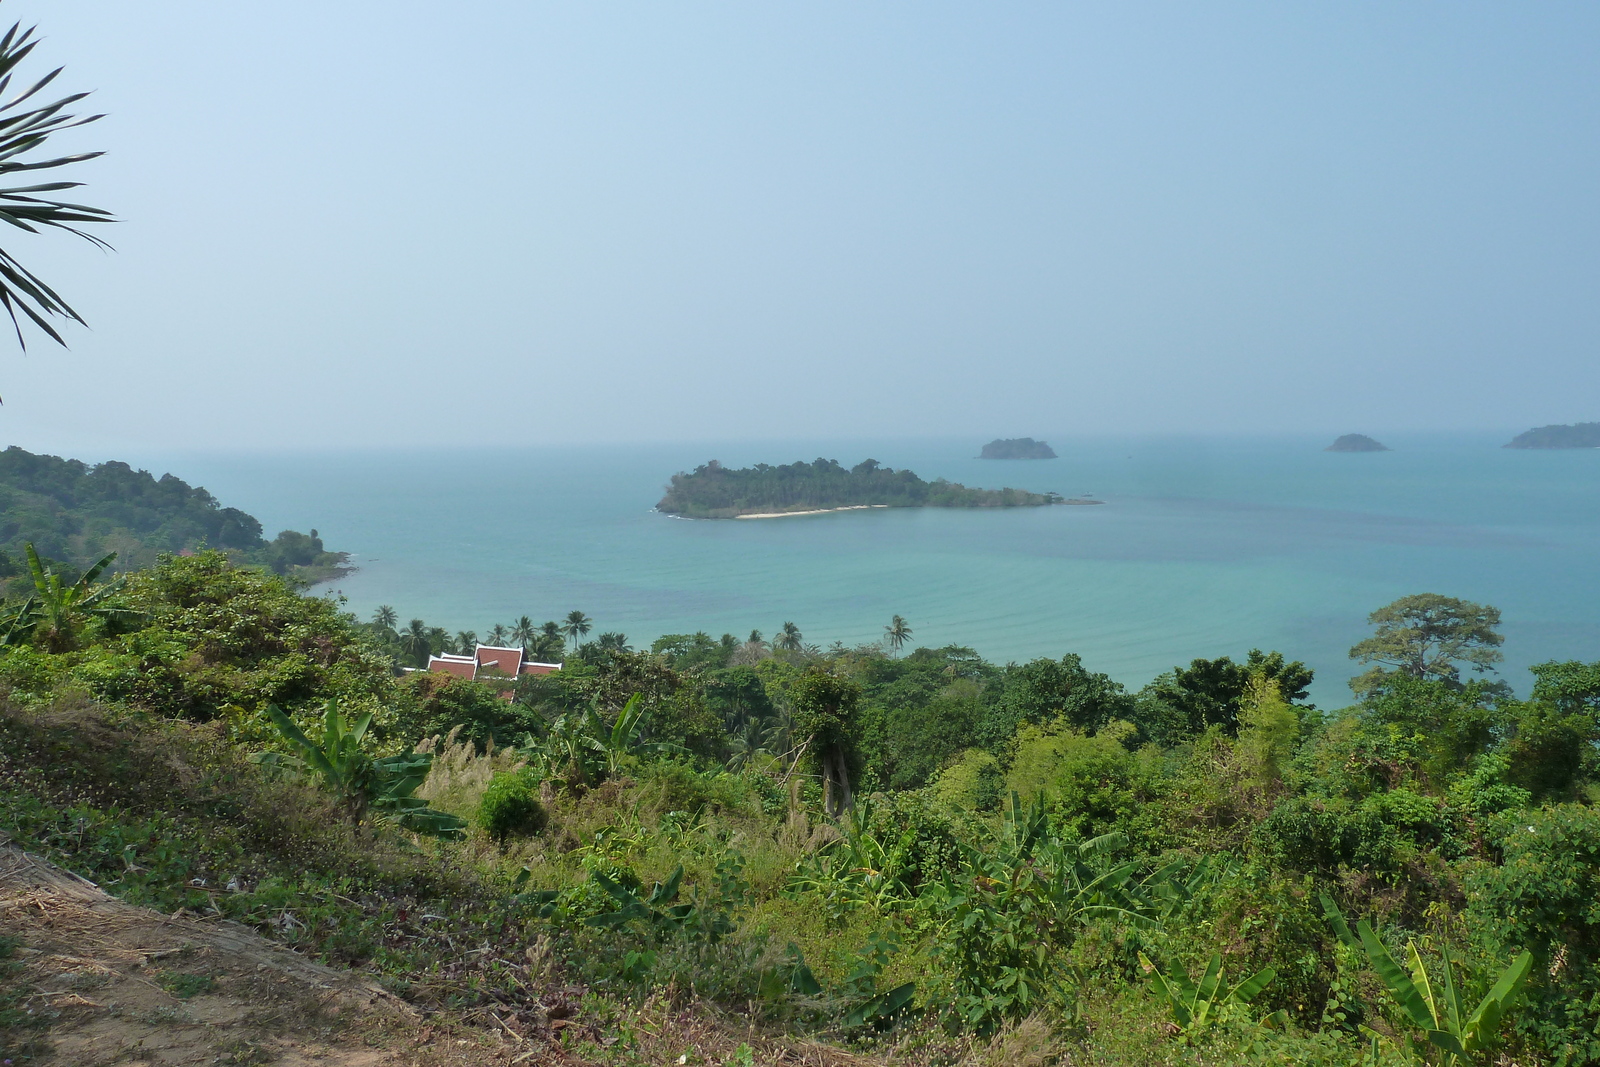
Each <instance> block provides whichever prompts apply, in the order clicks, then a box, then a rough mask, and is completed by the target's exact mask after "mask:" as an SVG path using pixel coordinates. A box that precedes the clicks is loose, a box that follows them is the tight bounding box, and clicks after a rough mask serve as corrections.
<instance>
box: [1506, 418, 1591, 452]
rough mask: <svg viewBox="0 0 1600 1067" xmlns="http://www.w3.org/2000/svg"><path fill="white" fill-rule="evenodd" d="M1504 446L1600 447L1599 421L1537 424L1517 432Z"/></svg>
mask: <svg viewBox="0 0 1600 1067" xmlns="http://www.w3.org/2000/svg"><path fill="white" fill-rule="evenodd" d="M1503 447H1505V448H1600V422H1579V423H1573V424H1572V425H1570V426H1539V427H1536V428H1535V429H1532V430H1527V431H1525V432H1523V433H1519V434H1517V436H1515V437H1513V438H1512V439H1511V440H1510V441H1507V442H1506V443H1505V445H1504V446H1503Z"/></svg>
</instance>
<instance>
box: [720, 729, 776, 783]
mask: <svg viewBox="0 0 1600 1067" xmlns="http://www.w3.org/2000/svg"><path fill="white" fill-rule="evenodd" d="M766 734H767V731H765V730H763V729H762V728H761V723H760V722H758V721H757V720H755V719H750V720H749V721H747V722H746V723H745V724H744V729H742V730H739V731H738V732H736V733H734V734H732V735H731V736H730V737H729V739H728V740H729V744H728V747H729V748H730V749H732V750H733V754H732V755H730V756H729V757H728V762H727V763H726V764H725V766H726V767H727V768H728V769H729V770H730V771H736V770H738V769H739V768H741V767H743V766H745V764H747V763H749V762H750V761H751V760H752V759H754V758H755V757H757V756H765V755H768V754H769V753H768V752H767V750H766V748H764V747H763V742H764V740H765V739H766Z"/></svg>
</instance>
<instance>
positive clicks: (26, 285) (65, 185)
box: [0, 23, 115, 350]
mask: <svg viewBox="0 0 1600 1067" xmlns="http://www.w3.org/2000/svg"><path fill="white" fill-rule="evenodd" d="M37 44H38V42H37V41H36V40H34V30H33V29H32V28H29V29H27V30H24V29H23V28H22V24H21V23H15V24H13V25H12V27H11V28H10V29H9V30H7V31H6V33H5V34H4V36H0V96H4V94H6V93H7V92H9V91H10V89H11V83H12V78H13V76H14V75H15V73H16V70H17V67H18V66H19V65H20V64H21V63H22V61H23V60H25V59H26V58H27V57H28V55H29V54H30V53H31V52H32V51H33V49H34V47H35V46H36V45H37ZM61 70H62V68H60V67H57V68H56V69H55V70H52V71H51V72H50V73H48V74H46V75H45V76H44V77H42V78H39V79H38V80H37V81H35V82H33V83H32V84H31V85H29V86H28V87H27V88H26V89H23V90H22V91H21V92H19V93H17V94H16V95H15V96H12V97H10V98H9V99H7V100H6V101H5V102H4V103H3V104H0V177H3V176H4V175H7V174H12V173H18V172H22V171H36V170H53V169H55V168H57V167H66V166H71V165H72V164H74V163H82V162H84V161H85V160H90V159H94V158H95V157H97V156H99V155H101V154H102V153H100V152H78V153H74V154H70V155H63V156H55V157H49V158H24V157H27V156H28V155H29V154H30V153H32V152H34V151H36V150H37V149H39V148H40V147H42V146H43V145H44V143H45V141H46V140H47V139H48V138H49V137H50V136H51V135H52V134H56V133H60V132H62V131H63V130H70V129H74V128H76V127H79V126H86V125H88V124H89V123H91V122H96V121H98V120H99V119H101V118H102V117H103V116H101V115H85V116H78V115H75V114H71V113H69V112H68V111H67V109H68V108H70V107H72V106H73V105H75V104H77V103H79V102H81V101H82V100H83V99H84V98H85V97H87V96H88V95H89V94H88V93H72V94H69V95H67V96H64V97H61V98H60V99H59V100H55V101H52V102H50V103H44V104H40V103H36V102H35V101H34V98H35V97H36V96H38V94H39V93H40V92H42V91H43V90H44V89H45V88H46V87H48V86H49V85H51V84H52V83H53V82H54V81H55V80H56V78H57V77H58V76H59V75H60V74H61ZM81 185H82V183H81V182H47V183H44V184H39V185H21V186H15V187H11V188H0V222H4V223H8V224H10V225H11V226H14V227H16V228H17V229H20V230H23V231H26V232H28V233H39V232H41V231H42V230H43V229H46V228H50V229H57V230H65V231H66V232H67V233H70V234H73V235H74V236H77V237H81V238H83V239H84V240H85V241H88V242H89V243H90V244H94V245H97V246H99V247H101V248H104V249H109V248H110V247H111V246H110V245H109V244H107V243H106V242H105V241H103V240H101V239H100V238H99V237H96V236H94V235H93V234H91V233H88V232H87V231H85V230H83V229H81V228H80V227H81V226H83V225H85V224H90V223H98V222H114V221H115V219H114V218H113V217H112V215H111V213H110V212H109V211H105V210H102V209H101V208H97V207H90V206H89V205H87V204H78V203H73V202H71V201H66V200H56V199H54V198H52V197H50V196H48V195H39V194H51V193H59V192H64V191H66V190H68V189H75V188H78V187H80V186H81ZM0 307H3V308H4V309H5V313H6V314H7V315H9V316H10V318H11V325H12V328H13V329H14V330H15V331H16V335H17V344H19V345H20V346H21V347H22V348H23V349H24V350H26V348H27V347H28V343H27V338H26V337H25V336H24V335H23V329H22V327H23V323H24V321H26V322H31V323H32V324H33V325H34V326H37V327H38V328H39V329H40V330H41V331H43V332H44V334H45V336H47V337H49V338H50V339H51V340H52V341H55V342H56V343H57V344H59V345H63V346H65V344H66V341H65V340H64V339H63V338H62V336H61V334H60V332H59V331H57V330H56V329H55V327H54V325H53V324H52V323H51V322H50V321H49V320H50V319H70V320H72V321H73V322H77V323H79V324H83V322H84V320H83V316H81V315H80V314H78V312H77V311H76V310H74V309H73V307H72V305H70V304H68V303H67V302H66V301H65V300H64V299H62V297H61V295H60V294H59V293H57V292H56V291H55V290H54V289H52V288H50V286H49V285H47V284H45V282H44V281H43V280H41V279H40V278H39V277H38V276H36V275H35V274H33V272H31V271H29V270H28V269H27V268H26V267H24V266H23V265H22V264H21V263H19V262H18V261H17V259H16V258H15V257H14V256H13V255H12V254H11V253H10V252H8V251H7V250H5V249H4V248H0Z"/></svg>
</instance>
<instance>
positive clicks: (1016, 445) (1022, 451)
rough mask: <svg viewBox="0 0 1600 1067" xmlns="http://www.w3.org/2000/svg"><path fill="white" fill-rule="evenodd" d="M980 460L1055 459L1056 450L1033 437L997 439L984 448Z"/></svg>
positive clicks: (979, 456) (979, 455)
mask: <svg viewBox="0 0 1600 1067" xmlns="http://www.w3.org/2000/svg"><path fill="white" fill-rule="evenodd" d="M978 458H979V459H1055V458H1056V453H1055V449H1053V448H1051V447H1050V446H1049V445H1047V444H1045V443H1044V442H1043V441H1035V440H1034V439H1033V438H1031V437H1008V438H1005V439H1001V438H996V439H994V440H993V441H990V442H989V443H988V444H986V445H984V446H983V451H982V452H980V453H979V454H978Z"/></svg>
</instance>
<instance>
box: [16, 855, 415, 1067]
mask: <svg viewBox="0 0 1600 1067" xmlns="http://www.w3.org/2000/svg"><path fill="white" fill-rule="evenodd" d="M0 936H6V937H10V938H14V939H16V940H17V941H18V942H19V945H18V947H17V948H16V949H15V950H14V955H13V960H14V962H15V963H17V964H20V967H18V968H17V969H16V970H15V972H14V973H13V975H12V976H11V978H10V982H11V984H12V985H13V989H14V990H15V991H16V992H18V993H20V994H21V999H20V1000H19V1010H21V1011H23V1012H24V1013H25V1014H27V1013H31V1015H32V1017H33V1018H35V1019H41V1020H42V1024H43V1025H40V1026H39V1028H38V1029H37V1030H36V1031H35V1034H34V1036H35V1040H34V1041H33V1042H32V1043H31V1047H30V1048H29V1052H30V1053H31V1054H32V1055H33V1056H36V1057H37V1062H40V1063H61V1064H73V1065H82V1067H92V1065H99V1064H113V1063H149V1064H161V1065H190V1064H195V1065H199V1064H207V1065H212V1064H241V1065H243V1064H265V1063H276V1064H285V1065H297V1064H302V1063H305V1064H310V1063H317V1064H325V1065H331V1067H367V1065H378V1064H386V1063H389V1062H402V1061H401V1060H396V1059H394V1058H393V1057H392V1055H391V1053H389V1052H387V1051H385V1049H384V1048H382V1047H381V1046H382V1045H388V1044H391V1043H392V1040H393V1039H394V1038H396V1037H398V1036H400V1035H401V1034H402V1033H403V1032H404V1031H405V1030H407V1029H410V1028H412V1027H414V1020H415V1012H414V1011H413V1010H412V1009H411V1008H410V1007H409V1006H408V1005H406V1004H405V1003H404V1002H403V1001H400V1000H399V999H398V998H396V997H394V996H392V995H390V994H389V993H387V992H385V991H384V990H383V989H381V988H380V987H378V986H377V985H375V984H373V983H372V982H370V981H367V980H366V979H364V978H362V977H361V976H359V975H354V974H351V973H349V972H343V973H341V972H339V971H335V970H332V969H330V968H327V967H323V966H320V965H318V964H316V963H313V962H311V961H309V960H307V959H304V958H303V957H301V956H298V955H296V954H295V953H293V952H290V951H289V950H287V949H284V948H281V947H279V946H276V945H274V944H272V943H271V942H270V941H267V940H266V939H264V938H262V937H261V936H260V935H258V934H256V933H255V932H253V931H251V930H249V929H247V928H245V927H243V926H240V925H238V924H236V923H230V922H214V921H209V920H205V919H200V918H195V917H190V916H186V915H183V914H179V915H175V916H163V915H160V914H158V913H156V912H153V911H149V910H147V909H144V908H136V907H131V906H129V905H127V904H124V903H122V902H121V901H118V900H116V899H115V898H113V897H110V896H108V895H106V894H105V893H104V892H102V891H101V890H99V889H98V888H96V887H95V886H94V885H92V884H91V883H89V882H87V881H85V880H83V879H81V878H78V877H77V876H75V875H72V874H69V873H67V872H66V871H63V870H61V869H60V868H57V867H54V866H52V865H51V864H49V863H46V862H44V861H43V860H40V859H38V858H36V857H33V856H30V855H28V854H26V853H24V852H21V851H19V850H17V849H14V848H0ZM352 1023H355V1025H352ZM373 1044H377V1045H379V1046H380V1047H372V1045H373Z"/></svg>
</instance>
